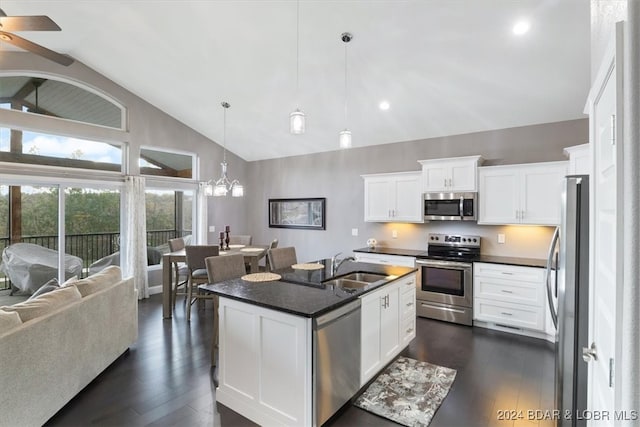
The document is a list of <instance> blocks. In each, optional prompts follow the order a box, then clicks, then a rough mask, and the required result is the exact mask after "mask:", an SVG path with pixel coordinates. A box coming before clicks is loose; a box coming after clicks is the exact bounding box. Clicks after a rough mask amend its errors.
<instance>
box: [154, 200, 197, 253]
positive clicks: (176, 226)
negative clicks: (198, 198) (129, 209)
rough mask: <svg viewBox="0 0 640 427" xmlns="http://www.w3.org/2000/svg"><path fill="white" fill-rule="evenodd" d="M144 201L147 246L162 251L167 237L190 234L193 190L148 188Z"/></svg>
mask: <svg viewBox="0 0 640 427" xmlns="http://www.w3.org/2000/svg"><path fill="white" fill-rule="evenodd" d="M145 201H146V217H147V246H153V247H157V248H160V249H161V250H162V251H163V252H164V251H165V250H167V251H168V242H169V239H174V238H176V237H188V236H191V235H192V233H193V213H194V209H193V207H194V202H195V199H194V191H192V190H179V191H174V190H168V189H159V188H157V189H148V190H147V191H146V192H145ZM165 246H166V247H165Z"/></svg>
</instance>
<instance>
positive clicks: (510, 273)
mask: <svg viewBox="0 0 640 427" xmlns="http://www.w3.org/2000/svg"><path fill="white" fill-rule="evenodd" d="M500 274H506V275H507V276H513V273H512V272H510V271H501V272H500Z"/></svg>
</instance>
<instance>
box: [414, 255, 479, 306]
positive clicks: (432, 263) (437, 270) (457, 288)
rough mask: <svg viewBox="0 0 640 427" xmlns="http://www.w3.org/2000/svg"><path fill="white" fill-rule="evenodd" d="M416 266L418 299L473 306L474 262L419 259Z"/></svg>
mask: <svg viewBox="0 0 640 427" xmlns="http://www.w3.org/2000/svg"><path fill="white" fill-rule="evenodd" d="M416 267H418V273H419V275H418V276H419V277H418V281H417V283H416V298H417V299H418V300H424V301H431V302H437V303H441V304H449V305H456V306H461V307H473V286H472V283H473V264H471V263H467V262H455V261H439V260H438V261H437V260H428V259H425V260H423V259H419V260H416Z"/></svg>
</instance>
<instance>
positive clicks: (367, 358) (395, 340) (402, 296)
mask: <svg viewBox="0 0 640 427" xmlns="http://www.w3.org/2000/svg"><path fill="white" fill-rule="evenodd" d="M415 277H416V276H415V274H412V275H410V276H408V277H405V278H403V279H401V280H398V281H395V282H392V283H390V284H388V285H385V286H383V287H382V288H380V289H378V290H376V291H373V292H371V293H368V294H365V295H363V296H362V297H361V304H362V306H361V323H360V333H361V346H362V347H361V353H360V385H361V386H363V385H364V384H366V383H367V381H369V380H370V379H371V378H373V376H374V375H376V374H377V373H378V372H379V371H380V370H381V369H382V368H383V367H384V366H385V365H386V364H387V363H389V362H390V361H391V359H393V358H394V357H395V356H397V355H398V353H400V351H401V350H402V349H403V348H404V347H406V346H407V345H408V344H409V342H410V341H411V340H412V339H413V338H415V321H416V320H415V318H416V314H415V313H416V312H415V283H416V282H415V280H416V279H415Z"/></svg>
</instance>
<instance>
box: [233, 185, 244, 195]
mask: <svg viewBox="0 0 640 427" xmlns="http://www.w3.org/2000/svg"><path fill="white" fill-rule="evenodd" d="M243 196H244V187H243V186H242V185H240V184H234V185H233V188H232V189H231V197H243Z"/></svg>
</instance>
